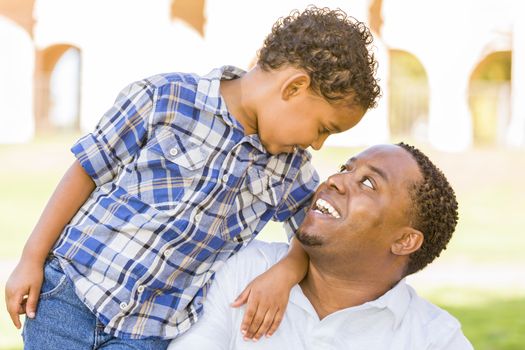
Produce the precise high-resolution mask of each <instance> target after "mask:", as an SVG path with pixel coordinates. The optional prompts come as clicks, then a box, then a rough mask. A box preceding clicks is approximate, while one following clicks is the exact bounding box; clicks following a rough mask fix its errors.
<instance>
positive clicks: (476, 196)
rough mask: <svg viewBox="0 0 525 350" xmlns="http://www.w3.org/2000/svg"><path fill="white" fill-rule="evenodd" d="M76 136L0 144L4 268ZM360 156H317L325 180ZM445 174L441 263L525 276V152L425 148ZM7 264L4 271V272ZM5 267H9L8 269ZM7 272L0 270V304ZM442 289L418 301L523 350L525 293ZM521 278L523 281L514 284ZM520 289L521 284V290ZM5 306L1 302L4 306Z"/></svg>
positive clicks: (1, 317)
mask: <svg viewBox="0 0 525 350" xmlns="http://www.w3.org/2000/svg"><path fill="white" fill-rule="evenodd" d="M77 137H78V135H66V136H61V137H58V138H56V137H55V138H44V139H42V138H41V139H38V140H36V141H35V142H32V143H29V144H23V145H9V146H6V145H0V164H2V167H1V170H0V223H1V225H2V226H1V229H0V241H1V242H2V244H1V245H0V263H2V262H8V263H12V262H13V261H15V260H16V259H18V257H19V255H20V253H21V250H22V247H23V245H24V242H25V241H26V239H27V237H28V235H29V234H30V232H31V230H32V228H33V226H34V225H35V223H36V221H37V219H38V217H39V215H40V212H41V211H42V209H43V207H44V205H45V203H46V201H47V199H48V198H49V196H50V195H51V193H52V191H53V189H54V187H55V186H56V184H57V183H58V181H59V180H60V178H61V176H62V174H63V173H64V172H65V170H66V169H67V167H68V166H69V164H70V163H71V162H72V161H73V158H72V156H71V154H70V152H69V146H70V145H71V144H72V143H73V142H74V140H75V139H76V138H77ZM358 150H359V149H347V148H325V149H324V150H323V151H320V152H315V153H314V164H315V166H316V168H317V169H318V171H319V173H320V175H321V178H322V179H324V178H326V177H327V176H329V175H330V174H331V173H333V172H334V171H336V170H337V169H338V166H339V165H340V164H342V163H344V162H345V161H346V160H347V158H349V157H350V155H352V154H354V152H355V151H358ZM424 151H425V152H426V153H427V154H429V156H430V157H431V158H432V159H433V160H434V161H435V162H436V164H438V165H439V166H440V168H441V169H443V171H444V172H445V173H446V174H447V177H448V178H449V179H450V181H451V183H452V184H453V185H454V187H455V189H456V193H457V196H458V201H459V203H460V222H459V225H458V228H457V231H456V233H455V234H454V237H453V239H452V241H451V243H450V244H449V247H448V249H447V250H446V252H445V253H444V254H443V256H442V257H440V258H439V259H438V261H437V262H436V263H437V264H440V263H442V264H451V265H454V264H464V265H466V266H467V267H468V268H473V269H475V268H476V267H477V266H478V265H479V264H481V265H486V264H493V265H497V266H502V268H505V266H511V267H513V268H518V269H519V268H523V269H522V271H525V258H524V257H523V251H524V250H525V235H523V228H524V227H525V219H524V218H523V214H522V213H523V208H525V185H524V184H523V179H524V176H525V152H524V151H508V150H500V149H484V150H472V151H468V152H464V153H457V154H448V153H441V152H437V151H433V150H430V149H424ZM260 238H262V239H264V240H280V241H284V240H285V235H284V232H283V231H282V229H281V226H280V225H279V224H274V223H270V224H269V225H268V226H267V228H265V230H264V231H263V233H262V234H261V236H260ZM2 266H3V265H0V269H1V268H2ZM6 266H7V265H6ZM8 275H9V271H0V288H1V289H0V298H1V300H2V301H3V299H4V296H3V293H4V284H5V280H6V278H7V276H8ZM486 278H487V280H486V286H487V287H486V288H478V289H473V288H468V289H466V288H464V287H461V288H460V287H458V286H457V285H453V284H445V285H443V286H442V287H440V288H439V290H436V289H434V290H424V291H422V292H421V294H422V295H423V296H425V297H427V298H428V299H430V300H431V301H433V302H435V303H436V304H438V305H440V306H441V307H443V308H445V309H447V310H448V311H449V312H450V313H451V314H453V315H455V316H456V317H457V318H458V319H459V320H460V321H461V323H462V324H463V329H464V332H465V334H466V335H467V337H468V338H469V339H470V340H471V341H472V343H473V344H474V347H475V348H476V349H481V350H484V349H486V350H493V349H498V350H500V349H501V350H512V349H522V348H524V347H525V332H524V331H523V330H524V329H525V318H524V317H523V315H524V314H525V290H515V289H513V288H515V287H514V286H506V285H494V284H493V283H491V278H490V276H487V277H486ZM518 278H523V276H521V277H518V276H516V279H518ZM522 285H523V284H522ZM2 305H3V302H2ZM21 348H22V345H21V341H20V336H19V331H18V330H16V329H15V328H14V327H13V326H12V324H11V321H10V319H9V317H8V315H7V312H6V311H5V306H2V307H0V349H2V350H6V349H21Z"/></svg>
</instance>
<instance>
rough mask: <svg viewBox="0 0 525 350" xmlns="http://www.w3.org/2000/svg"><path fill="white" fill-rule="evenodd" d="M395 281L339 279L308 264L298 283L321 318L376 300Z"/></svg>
mask: <svg viewBox="0 0 525 350" xmlns="http://www.w3.org/2000/svg"><path fill="white" fill-rule="evenodd" d="M394 284H395V282H394V281H387V280H380V279H374V278H366V279H363V278H361V277H360V276H359V277H358V278H355V279H349V278H342V277H340V276H336V275H332V274H329V273H326V272H321V271H319V270H317V269H316V268H315V266H310V267H309V270H308V273H307V275H306V277H305V278H304V279H303V280H302V281H301V282H300V283H299V285H300V287H301V289H302V290H303V293H304V295H305V296H306V297H307V298H308V300H309V301H310V303H311V304H312V306H313V307H314V309H315V311H316V312H317V314H318V316H319V318H320V319H323V318H325V317H326V316H328V315H330V314H332V313H334V312H336V311H339V310H342V309H346V308H349V307H352V306H358V305H361V304H364V303H366V302H368V301H372V300H375V299H377V298H379V297H380V296H382V295H383V294H385V293H386V292H387V291H389V290H390V289H391V288H392V286H393V285H394Z"/></svg>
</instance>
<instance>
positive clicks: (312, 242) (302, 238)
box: [295, 230, 323, 247]
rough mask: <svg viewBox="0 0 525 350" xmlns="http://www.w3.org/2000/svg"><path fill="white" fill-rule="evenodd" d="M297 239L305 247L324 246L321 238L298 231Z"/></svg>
mask: <svg viewBox="0 0 525 350" xmlns="http://www.w3.org/2000/svg"><path fill="white" fill-rule="evenodd" d="M295 237H296V238H297V240H298V241H299V242H301V244H302V245H303V246H305V247H316V246H321V245H323V241H322V239H321V237H319V236H317V235H313V234H308V233H306V232H302V231H301V230H297V232H296V233H295Z"/></svg>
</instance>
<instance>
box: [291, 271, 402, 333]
mask: <svg viewBox="0 0 525 350" xmlns="http://www.w3.org/2000/svg"><path fill="white" fill-rule="evenodd" d="M411 298H412V296H411V293H410V287H409V286H408V285H407V284H406V283H405V280H404V279H402V280H401V281H399V282H398V283H397V284H396V285H395V286H394V287H393V288H392V289H390V290H389V291H388V292H386V293H385V294H383V295H382V296H380V297H379V298H377V299H375V300H372V301H369V302H366V303H364V304H362V305H359V306H355V308H361V309H365V308H378V309H387V310H389V311H390V312H391V313H392V315H393V316H394V328H397V327H399V325H400V324H401V322H402V321H403V317H404V316H405V314H406V312H407V310H408V306H409V304H410V300H411ZM290 302H291V303H294V304H295V305H297V306H299V307H301V308H302V309H304V310H305V311H307V312H308V313H309V314H311V315H312V316H315V317H317V319H319V317H318V316H317V312H316V311H315V309H314V307H313V306H312V304H311V303H310V301H309V300H308V298H307V297H306V296H305V295H304V293H303V291H302V290H301V287H300V286H299V285H295V286H294V287H293V288H292V291H291V293H290ZM350 309H353V308H350ZM341 311H342V310H341Z"/></svg>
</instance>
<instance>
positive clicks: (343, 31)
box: [257, 6, 380, 110]
mask: <svg viewBox="0 0 525 350" xmlns="http://www.w3.org/2000/svg"><path fill="white" fill-rule="evenodd" d="M372 41H373V37H372V34H371V33H370V30H369V29H368V28H367V26H366V25H365V24H364V23H363V22H360V21H358V20H356V19H355V18H353V17H350V16H347V14H346V13H344V12H343V11H341V10H339V9H337V10H330V9H328V8H318V7H315V6H309V7H308V8H307V9H306V10H304V11H303V12H299V11H297V10H295V11H293V12H292V13H291V14H290V15H289V16H287V17H283V18H280V19H279V20H278V21H277V22H276V23H275V24H274V25H273V28H272V32H271V33H270V34H269V35H268V36H267V37H266V40H265V41H264V45H263V47H262V48H261V49H260V50H259V57H258V61H257V64H258V65H259V66H260V67H261V68H262V69H263V70H266V71H268V70H270V69H278V68H281V67H283V66H287V65H288V66H292V67H295V68H299V69H303V70H305V71H306V72H307V73H308V74H309V76H310V79H311V87H312V89H313V91H314V92H316V93H317V94H318V95H320V96H323V97H324V98H325V99H326V100H327V101H329V102H332V103H336V102H338V101H343V102H347V103H348V101H349V102H350V103H349V104H351V105H354V104H357V105H359V106H361V107H363V108H364V109H365V110H366V109H368V108H371V107H375V106H376V99H377V98H378V96H379V95H380V88H379V86H378V84H377V80H376V79H375V77H374V74H375V73H376V70H377V62H376V60H375V58H374V55H373V53H371V52H370V51H369V49H368V46H369V45H370V44H371V43H372Z"/></svg>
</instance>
